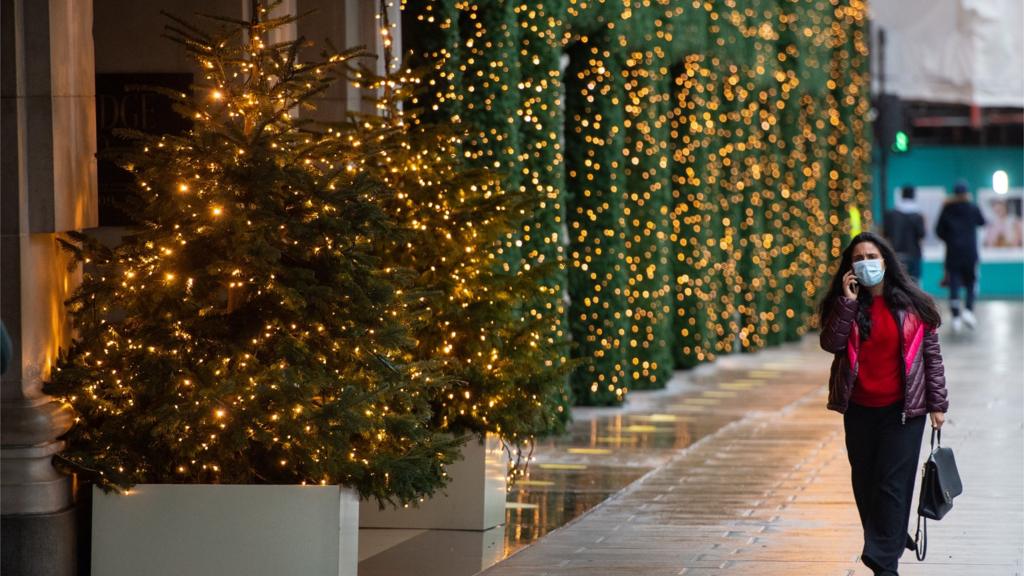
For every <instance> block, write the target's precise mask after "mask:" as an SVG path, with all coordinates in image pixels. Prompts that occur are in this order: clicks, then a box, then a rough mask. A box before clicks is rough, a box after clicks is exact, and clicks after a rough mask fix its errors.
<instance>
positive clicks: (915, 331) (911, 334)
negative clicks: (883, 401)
mask: <svg viewBox="0 0 1024 576" xmlns="http://www.w3.org/2000/svg"><path fill="white" fill-rule="evenodd" d="M856 318H857V302H856V301H855V300H849V299H847V298H845V297H840V298H839V301H838V302H836V305H835V308H833V309H832V313H831V314H830V315H829V317H828V318H826V319H825V325H824V326H822V328H821V347H822V348H824V349H825V351H826V352H832V353H833V354H835V358H834V359H833V360H832V374H831V376H830V377H829V380H828V408H829V410H835V411H836V412H839V413H845V412H846V408H847V406H849V404H850V395H851V394H852V393H853V386H854V384H855V383H856V382H857V371H858V369H859V368H860V364H859V363H858V362H859V358H858V353H859V352H860V330H859V329H858V327H857V321H856ZM896 323H897V325H898V326H899V335H900V346H901V348H902V354H900V360H902V362H903V372H902V374H903V422H904V423H906V421H907V418H914V417H916V416H922V415H924V414H927V413H929V412H945V411H946V410H947V409H948V408H949V400H947V399H946V375H945V369H944V368H943V367H942V352H941V351H940V350H939V336H938V334H936V333H935V328H933V327H931V326H928V325H926V324H925V323H924V322H922V321H921V319H920V318H919V317H918V316H917V315H916V314H914V313H912V312H908V311H905V310H900V311H899V312H898V313H897V315H896Z"/></svg>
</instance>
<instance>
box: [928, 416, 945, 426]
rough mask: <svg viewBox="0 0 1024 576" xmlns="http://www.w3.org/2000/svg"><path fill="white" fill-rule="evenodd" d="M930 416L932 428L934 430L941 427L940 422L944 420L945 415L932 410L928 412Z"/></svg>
mask: <svg viewBox="0 0 1024 576" xmlns="http://www.w3.org/2000/svg"><path fill="white" fill-rule="evenodd" d="M928 415H929V416H931V418H932V428H935V429H936V430H938V429H940V428H942V423H943V422H945V421H946V415H945V414H943V413H942V412H932V413H930V414H928Z"/></svg>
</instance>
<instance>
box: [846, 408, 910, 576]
mask: <svg viewBox="0 0 1024 576" xmlns="http://www.w3.org/2000/svg"><path fill="white" fill-rule="evenodd" d="M902 411H903V404H902V402H900V403H897V404H893V405H892V406H886V407H884V408H867V407H864V406H858V405H856V404H854V403H852V402H851V403H850V406H849V408H848V409H847V410H846V415H845V416H844V418H843V424H844V426H845V428H846V451H847V454H848V455H849V457H850V468H851V469H852V474H851V476H852V479H853V496H854V498H855V499H856V501H857V511H858V512H859V513H860V524H861V526H862V527H863V528H864V550H863V551H862V552H861V560H862V561H863V562H864V564H866V565H867V566H868V568H871V569H872V570H874V571H875V573H876V574H882V573H892V574H895V573H896V571H897V568H898V566H899V559H900V556H902V555H903V550H904V549H905V548H906V545H907V538H908V536H907V525H908V523H909V522H910V501H911V499H912V498H913V494H914V482H915V480H916V479H917V461H918V455H919V454H920V452H921V438H922V437H923V435H924V425H925V419H926V417H925V416H918V417H916V418H910V419H908V420H907V422H906V424H903V423H901V417H902Z"/></svg>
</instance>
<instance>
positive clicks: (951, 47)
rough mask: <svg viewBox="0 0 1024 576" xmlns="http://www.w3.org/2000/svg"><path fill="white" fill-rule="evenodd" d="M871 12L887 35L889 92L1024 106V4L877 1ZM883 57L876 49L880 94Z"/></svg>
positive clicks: (1018, 0) (1015, 0)
mask: <svg viewBox="0 0 1024 576" xmlns="http://www.w3.org/2000/svg"><path fill="white" fill-rule="evenodd" d="M870 10H871V18H872V20H873V24H874V25H875V26H877V27H880V28H882V29H884V30H885V32H886V62H885V83H886V85H885V91H886V92H887V93H890V94H897V95H899V96H900V97H901V98H903V99H905V100H920V101H925V102H947V103H960V104H975V105H978V106H1008V107H1018V108H1020V107H1024V1H1022V0H874V1H873V2H871V4H870ZM875 38H876V41H877V31H876V36H875ZM877 56H878V45H877V43H876V44H875V54H874V59H875V61H874V62H873V63H872V65H873V66H874V68H873V70H874V72H875V77H874V83H875V86H874V88H875V91H876V93H877V92H878V89H879V85H878V84H879V81H880V78H879V75H878V71H879V68H878V67H877V66H878V62H877Z"/></svg>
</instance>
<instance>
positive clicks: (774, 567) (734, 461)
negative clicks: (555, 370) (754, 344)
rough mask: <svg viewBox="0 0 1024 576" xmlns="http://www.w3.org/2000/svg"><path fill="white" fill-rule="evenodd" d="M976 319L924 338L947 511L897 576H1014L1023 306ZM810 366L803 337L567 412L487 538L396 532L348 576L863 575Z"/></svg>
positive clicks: (1023, 460) (817, 366)
mask: <svg viewBox="0 0 1024 576" xmlns="http://www.w3.org/2000/svg"><path fill="white" fill-rule="evenodd" d="M977 312H978V316H979V321H980V325H981V326H980V327H979V330H978V331H976V332H969V333H965V334H960V335H953V334H949V333H948V332H947V328H945V327H944V328H943V329H942V332H941V340H942V345H943V352H944V357H945V361H946V365H947V379H948V381H949V388H950V398H951V410H950V414H949V420H948V423H947V428H946V429H945V437H944V440H945V441H946V442H945V443H946V444H948V445H950V446H952V447H953V448H954V450H955V451H956V455H957V459H958V463H959V464H960V468H961V474H962V476H963V479H964V483H965V494H964V495H963V496H962V497H960V498H958V499H957V501H956V506H955V509H954V511H953V512H951V513H950V515H949V516H948V517H947V518H946V519H944V520H943V521H942V522H940V523H931V524H930V526H929V535H930V539H931V540H930V550H929V557H928V559H927V561H926V562H925V563H923V564H918V563H917V562H916V561H915V560H913V556H912V555H909V554H908V555H907V556H905V557H904V559H903V566H902V567H901V571H900V573H901V574H904V575H911V576H913V575H918V574H922V575H923V574H928V575H947V574H948V575H952V574H956V575H958V576H975V575H978V576H981V575H989V574H991V575H1004V574H1005V575H1012V574H1018V575H1019V574H1021V573H1022V557H1024V498H1022V493H1024V393H1022V390H1024V304H1022V303H1020V302H1012V303H1011V302H983V303H980V304H979V309H978V311H977ZM828 361H829V358H828V356H827V355H826V354H825V353H824V352H821V351H820V349H819V348H818V347H817V338H816V336H813V337H809V338H807V339H805V340H804V341H803V342H800V343H797V344H790V345H786V346H782V347H778V348H772V349H769V350H765V351H762V352H759V353H756V354H741V355H734V356H729V357H725V358H722V359H720V360H719V361H718V362H717V363H716V364H715V365H713V366H705V367H701V368H699V369H697V370H694V371H689V372H680V373H678V374H677V377H676V378H675V379H674V380H673V381H672V382H671V383H670V385H669V387H668V389H667V390H663V391H657V392H641V393H634V394H632V395H631V397H630V402H629V404H628V405H627V406H625V407H623V408H598V409H577V410H576V411H575V412H574V415H575V418H576V421H575V422H574V424H573V426H572V429H571V431H570V434H568V435H567V436H564V437H560V438H558V439H554V440H548V441H545V442H543V443H540V444H539V445H538V446H537V447H536V450H535V457H536V460H535V461H534V462H533V463H532V464H531V468H530V473H529V476H528V479H527V481H526V482H523V483H521V484H520V485H519V486H517V487H516V489H515V490H514V491H513V492H512V493H511V494H510V495H509V506H508V510H507V519H508V521H507V523H506V525H505V526H504V527H499V528H496V529H494V530H492V531H490V532H483V533H445V532H444V531H406V532H408V534H406V535H405V536H404V537H403V538H404V539H403V540H402V541H401V543H399V544H397V545H393V546H391V547H390V548H387V547H384V548H382V550H381V551H379V552H377V551H373V552H375V553H373V554H371V555H369V556H367V557H366V559H365V560H362V562H361V563H360V576H384V575H401V576H420V575H422V576H428V575H431V576H433V575H436V576H442V575H443V576H469V575H470V574H473V573H474V572H475V571H477V570H479V569H481V568H486V567H487V566H489V565H491V564H492V563H494V562H498V561H499V560H501V559H502V558H504V557H506V556H509V555H510V554H511V557H509V558H507V559H505V560H503V561H500V562H498V563H497V564H496V565H494V566H492V567H491V568H489V569H487V570H485V571H484V573H483V574H485V575H486V576H526V575H529V576H542V575H552V576H553V575H575V574H587V575H595V576H598V575H607V576H612V575H615V574H627V573H628V574H630V575H632V576H638V575H644V576H646V575H651V576H654V575H661V574H665V575H669V574H685V575H690V576H693V575H703V574H752V575H772V574H780V575H781V574H786V575H807V576H813V575H817V574H821V575H832V574H836V575H844V576H851V575H856V576H862V575H868V574H870V571H869V570H867V569H866V568H864V567H863V566H861V565H860V564H859V563H858V561H857V557H858V554H859V551H860V544H861V541H860V527H859V523H858V521H857V515H856V509H855V507H854V504H853V497H852V494H851V492H850V488H849V465H848V463H847V460H846V453H845V450H844V449H843V436H842V422H841V417H839V415H837V414H834V413H831V412H828V411H826V410H825V408H824V404H825V393H824V385H825V381H826V380H827V376H828V373H827V371H828ZM922 458H923V456H922ZM637 480H639V481H637ZM567 523H568V524H567ZM566 524H567V525H566ZM364 532H367V531H361V533H360V537H361V538H363V536H364ZM389 532H391V533H392V537H393V536H394V534H395V533H398V532H402V531H389ZM545 535H546V536H545ZM541 536H545V537H544V538H542V539H540V540H537V539H538V538H540V537H541ZM527 545H529V546H527ZM442 557H451V558H457V559H460V560H459V562H453V561H452V560H450V559H448V560H442Z"/></svg>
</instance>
